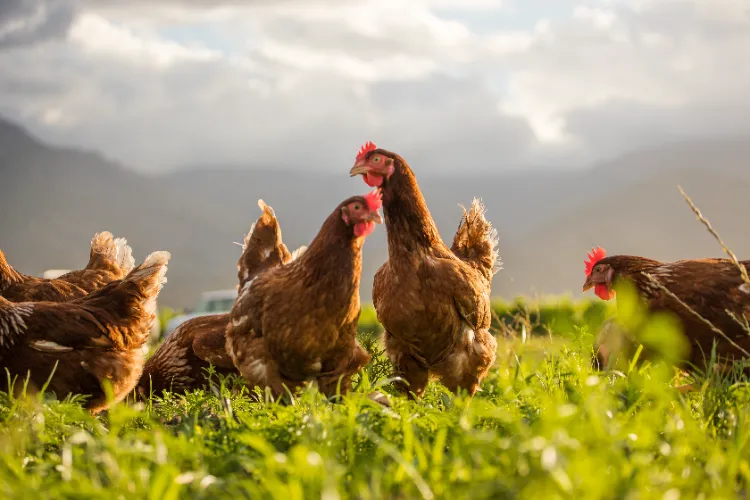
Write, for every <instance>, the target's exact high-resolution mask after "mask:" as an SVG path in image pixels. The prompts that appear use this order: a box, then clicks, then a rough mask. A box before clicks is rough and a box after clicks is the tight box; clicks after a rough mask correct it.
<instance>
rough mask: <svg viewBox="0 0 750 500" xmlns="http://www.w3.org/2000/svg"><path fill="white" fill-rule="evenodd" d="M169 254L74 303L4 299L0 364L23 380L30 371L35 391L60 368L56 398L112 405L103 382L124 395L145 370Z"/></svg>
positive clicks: (95, 408) (95, 406) (94, 408)
mask: <svg viewBox="0 0 750 500" xmlns="http://www.w3.org/2000/svg"><path fill="white" fill-rule="evenodd" d="M169 258H170V255H169V252H154V253H152V254H151V255H149V256H148V258H147V259H146V260H145V261H144V262H143V264H141V265H140V266H138V267H136V268H135V269H133V270H132V271H131V272H130V273H129V274H128V275H127V276H125V277H124V278H123V279H122V280H116V281H112V282H110V283H109V284H107V285H105V286H104V287H103V288H101V289H99V290H97V291H95V292H92V293H90V294H88V295H86V296H84V297H81V298H78V299H74V300H71V301H68V302H60V303H58V302H19V303H13V302H10V301H8V300H6V299H4V298H0V368H2V371H4V370H5V369H7V370H8V371H9V372H10V375H11V376H12V377H14V376H18V377H19V378H20V379H23V378H25V377H26V376H27V374H28V376H29V379H30V388H31V389H32V390H38V389H39V388H41V387H42V386H43V385H44V384H45V383H46V381H47V379H48V378H49V377H50V374H52V372H53V370H54V375H53V376H52V378H51V380H50V384H49V389H50V390H52V391H54V392H55V394H56V395H57V396H58V397H64V396H66V395H67V394H85V395H88V396H89V398H88V400H87V402H86V408H88V409H89V410H91V412H92V413H97V412H99V411H101V410H104V409H106V408H107V400H106V397H105V392H104V389H103V387H102V382H103V381H105V380H106V381H108V382H109V383H111V385H112V390H113V396H114V401H115V402H116V401H120V400H122V399H123V398H124V397H125V396H126V394H127V393H128V392H129V391H130V390H132V389H133V387H134V386H135V384H136V382H137V381H138V377H140V375H141V371H142V369H143V356H144V353H143V349H142V346H143V345H144V344H145V343H146V341H147V339H148V335H149V332H150V330H151V327H152V325H153V323H154V321H155V319H156V300H157V296H158V295H159V291H160V290H161V288H162V286H163V284H164V283H165V282H166V272H167V262H168V261H169ZM55 364H57V367H56V368H55Z"/></svg>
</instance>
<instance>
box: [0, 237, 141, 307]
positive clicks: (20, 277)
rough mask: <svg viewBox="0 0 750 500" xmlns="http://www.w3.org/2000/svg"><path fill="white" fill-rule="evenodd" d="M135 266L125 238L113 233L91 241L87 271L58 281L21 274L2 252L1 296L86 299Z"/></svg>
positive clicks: (28, 299)
mask: <svg viewBox="0 0 750 500" xmlns="http://www.w3.org/2000/svg"><path fill="white" fill-rule="evenodd" d="M134 266H135V261H134V260H133V253H132V250H131V248H130V246H129V245H128V242H127V240H126V239H125V238H117V239H115V238H114V237H113V236H112V233H110V232H108V231H104V232H102V233H97V234H95V235H94V237H93V238H92V240H91V252H90V256H89V262H88V264H87V265H86V267H85V268H84V269H81V270H78V271H71V272H69V273H66V274H63V275H62V276H60V277H58V278H56V279H43V278H37V277H34V276H27V275H25V274H21V273H19V272H18V271H16V270H15V269H13V267H12V266H11V265H10V264H8V261H7V260H6V258H5V254H4V253H3V252H2V251H0V296H2V297H4V298H6V299H7V300H10V301H11V302H39V301H51V302H63V301H66V300H71V299H75V298H78V297H83V296H84V295H86V294H87V293H91V292H93V291H95V290H98V289H100V288H102V287H103V286H104V285H106V284H107V283H110V282H112V281H115V280H119V279H122V278H124V277H125V276H126V275H127V274H128V273H129V272H130V271H131V270H132V269H133V267H134Z"/></svg>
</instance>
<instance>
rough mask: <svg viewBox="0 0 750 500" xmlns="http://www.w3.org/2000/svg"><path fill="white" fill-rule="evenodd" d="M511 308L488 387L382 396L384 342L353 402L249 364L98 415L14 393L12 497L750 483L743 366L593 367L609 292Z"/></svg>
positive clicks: (472, 495)
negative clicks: (276, 388) (191, 388)
mask: <svg viewBox="0 0 750 500" xmlns="http://www.w3.org/2000/svg"><path fill="white" fill-rule="evenodd" d="M594 304H596V303H594ZM599 304H600V303H599ZM495 310H496V313H497V319H496V325H497V326H498V328H501V329H502V328H504V330H502V331H501V332H500V333H499V334H498V338H499V348H498V361H497V364H496V367H495V368H494V369H493V370H492V372H491V374H490V376H489V378H488V379H487V380H486V382H485V383H484V384H483V391H482V392H481V393H479V394H478V395H477V396H476V397H475V398H474V399H473V400H470V399H468V398H467V397H464V396H453V395H451V394H449V393H448V392H447V391H445V390H444V388H442V386H440V385H439V384H435V383H433V384H431V385H430V386H429V388H428V391H427V394H426V396H425V398H424V399H423V400H421V401H419V402H410V401H407V400H406V399H404V398H402V397H392V398H391V399H392V402H393V406H392V408H390V409H386V408H382V407H380V406H379V405H377V404H375V403H373V402H371V401H370V400H369V399H367V397H366V396H367V394H368V393H369V392H370V391H371V390H373V389H375V388H379V389H380V390H384V391H386V392H389V391H390V390H391V389H390V385H389V379H388V377H389V365H388V364H387V362H385V361H384V360H383V359H382V357H376V360H375V362H374V363H373V364H372V365H370V366H369V367H368V368H367V369H366V370H365V371H364V372H363V374H362V376H360V377H357V378H356V379H355V384H354V385H355V388H356V390H355V392H354V393H353V394H351V395H350V396H348V397H346V398H345V399H344V400H343V402H341V403H336V404H332V403H329V402H328V401H326V400H325V399H324V398H323V397H322V396H321V395H320V394H318V393H317V392H316V391H315V390H314V389H309V390H307V391H305V392H304V393H302V394H300V395H298V396H297V397H295V398H294V400H293V402H292V404H288V405H282V404H279V403H274V402H270V401H266V402H263V403H256V402H253V401H252V400H251V398H250V394H248V392H247V389H246V388H245V387H244V386H243V385H242V384H241V382H239V381H238V380H236V379H233V378H229V379H222V380H219V379H216V384H215V386H214V387H212V388H211V389H210V390H207V391H197V392H195V393H191V394H188V395H186V396H185V395H175V394H170V395H167V396H166V397H165V398H163V399H161V398H154V399H152V400H150V401H148V402H147V403H146V404H143V405H140V406H138V407H135V408H134V407H128V406H127V405H123V404H120V405H116V406H115V407H114V408H113V409H112V410H111V411H110V412H109V413H108V414H107V415H103V416H100V417H96V418H92V417H90V416H88V415H87V413H86V412H85V411H84V410H82V409H81V406H80V398H73V399H72V400H66V401H62V402H59V401H55V400H54V399H52V398H51V397H49V396H34V397H27V398H22V399H16V398H13V397H11V396H9V395H8V394H7V393H0V497H1V498H8V499H11V498H19V499H20V498H23V499H28V498H35V497H39V496H42V497H43V498H76V499H84V498H147V499H155V500H156V499H165V500H168V499H175V498H207V499H208V498H212V499H213V498H233V499H234V498H248V499H250V498H252V499H264V498H269V499H280V500H295V499H301V498H325V499H336V498H362V499H370V498H451V499H463V498H466V499H481V498H536V499H545V498H576V499H582V498H660V499H661V498H664V499H677V498H706V499H708V498H736V497H744V496H745V495H746V494H747V493H746V487H747V486H746V485H747V481H748V479H750V448H749V447H748V438H749V437H750V405H748V399H750V389H748V384H747V382H746V381H745V380H744V379H743V378H742V376H741V375H739V374H733V375H728V376H724V377H718V376H716V375H714V376H712V377H705V376H701V375H696V376H695V379H694V382H695V384H696V385H697V386H698V387H699V388H700V390H699V391H697V392H695V393H691V394H689V395H681V394H680V393H678V392H677V391H676V390H675V389H674V388H673V383H674V377H675V371H674V370H673V369H672V368H669V367H668V366H667V365H664V364H662V363H651V364H647V363H643V362H640V361H638V362H636V361H637V360H635V361H634V360H627V361H632V362H627V363H625V366H624V368H621V369H620V370H619V371H615V370H611V371H606V372H601V371H597V370H596V369H595V368H594V367H593V366H592V359H591V358H592V356H591V355H592V343H593V338H594V336H593V333H594V332H596V330H597V329H598V328H599V327H600V326H601V323H602V321H603V319H604V315H605V313H606V312H607V311H606V310H605V309H602V306H600V305H592V303H590V302H587V303H583V302H582V303H572V302H570V301H566V300H565V299H560V300H556V301H553V303H551V304H549V303H543V304H540V303H525V302H523V301H517V302H515V303H513V304H496V307H495ZM373 318H374V316H373V314H372V311H369V310H368V311H365V312H364V314H363V325H362V328H361V330H362V334H361V337H362V340H363V342H364V343H366V344H367V346H368V348H369V349H371V350H374V351H378V350H379V347H378V344H377V343H375V342H374V341H373V338H374V337H373V335H371V333H372V332H377V331H378V330H379V329H378V327H377V324H376V323H374V319H373ZM500 325H503V326H502V327H501V326H500ZM522 331H526V335H522V333H521V332H522ZM652 333H653V332H652ZM514 334H515V335H514ZM376 354H377V352H376Z"/></svg>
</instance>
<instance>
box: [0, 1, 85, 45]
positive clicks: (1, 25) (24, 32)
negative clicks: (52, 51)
mask: <svg viewBox="0 0 750 500" xmlns="http://www.w3.org/2000/svg"><path fill="white" fill-rule="evenodd" d="M74 13H75V10H74V8H73V4H72V3H70V2H69V1H67V0H3V2H0V49H3V48H7V47H16V46H22V45H30V44H34V43H37V42H41V41H45V40H50V39H56V38H62V37H64V36H65V33H66V32H67V30H68V27H69V26H70V23H71V22H72V21H73V18H74Z"/></svg>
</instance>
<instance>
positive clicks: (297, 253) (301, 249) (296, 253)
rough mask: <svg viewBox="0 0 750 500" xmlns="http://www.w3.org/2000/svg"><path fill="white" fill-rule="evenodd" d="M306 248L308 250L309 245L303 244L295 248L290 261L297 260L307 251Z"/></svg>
mask: <svg viewBox="0 0 750 500" xmlns="http://www.w3.org/2000/svg"><path fill="white" fill-rule="evenodd" d="M306 250H307V246H305V245H302V246H301V247H299V248H298V249H297V250H295V251H294V252H292V260H291V261H290V262H294V261H295V260H297V259H298V258H300V257H301V256H302V254H303V253H305V251H306Z"/></svg>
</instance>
